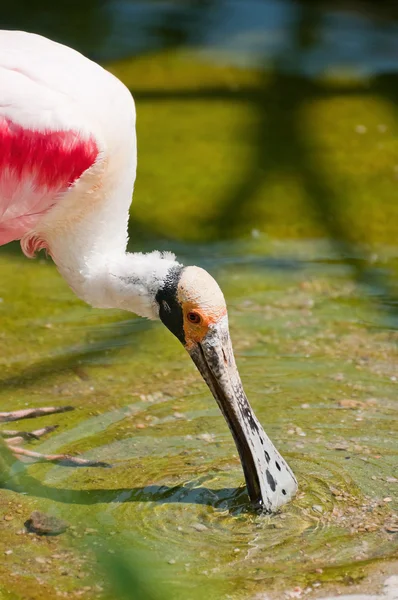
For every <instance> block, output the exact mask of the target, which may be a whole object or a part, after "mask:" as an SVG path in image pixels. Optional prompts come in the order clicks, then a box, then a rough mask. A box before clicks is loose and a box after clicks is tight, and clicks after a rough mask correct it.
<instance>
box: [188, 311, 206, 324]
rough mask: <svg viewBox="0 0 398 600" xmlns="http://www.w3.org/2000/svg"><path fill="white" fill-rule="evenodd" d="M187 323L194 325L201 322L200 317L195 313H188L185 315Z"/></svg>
mask: <svg viewBox="0 0 398 600" xmlns="http://www.w3.org/2000/svg"><path fill="white" fill-rule="evenodd" d="M187 318H188V321H190V322H191V323H195V324H196V325H197V324H198V323H200V322H201V320H202V319H201V316H200V315H199V314H198V313H197V312H193V311H192V312H189V313H188V314H187Z"/></svg>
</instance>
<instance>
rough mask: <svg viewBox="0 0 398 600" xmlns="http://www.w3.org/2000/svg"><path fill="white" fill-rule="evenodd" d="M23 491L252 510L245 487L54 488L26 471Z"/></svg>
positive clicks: (75, 500)
mask: <svg viewBox="0 0 398 600" xmlns="http://www.w3.org/2000/svg"><path fill="white" fill-rule="evenodd" d="M23 481H24V485H23V491H24V492H26V490H27V489H28V490H29V494H30V495H31V496H34V497H37V498H45V499H47V500H54V501H55V502H61V503H63V504H81V505H93V504H115V503H116V504H118V503H125V502H153V503H156V504H170V503H180V504H198V505H206V506H212V507H213V508H216V509H222V510H229V511H231V512H234V511H236V510H238V509H243V508H245V510H246V511H247V510H250V504H249V501H248V496H247V492H246V488H219V489H211V488H207V487H202V486H201V487H195V486H194V485H176V486H172V487H170V486H167V485H147V486H143V487H131V488H115V489H91V490H73V489H66V488H53V487H50V486H47V485H45V484H43V483H41V482H39V481H38V480H37V479H35V478H33V477H31V476H29V475H27V474H24V480H23ZM3 487H4V489H8V490H12V491H16V492H19V491H21V488H20V487H19V486H18V485H14V484H7V483H5V484H4V486H3Z"/></svg>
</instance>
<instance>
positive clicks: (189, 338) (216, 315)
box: [183, 302, 227, 347]
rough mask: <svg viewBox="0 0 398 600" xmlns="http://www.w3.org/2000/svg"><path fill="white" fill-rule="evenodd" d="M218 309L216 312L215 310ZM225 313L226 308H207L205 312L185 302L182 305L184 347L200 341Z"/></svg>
mask: <svg viewBox="0 0 398 600" xmlns="http://www.w3.org/2000/svg"><path fill="white" fill-rule="evenodd" d="M217 308H218V310H217ZM226 313H227V307H226V306H224V307H209V308H208V309H207V311H206V312H204V310H203V309H198V307H197V306H196V304H193V303H191V302H186V303H184V305H183V315H184V333H185V340H186V346H187V347H189V346H192V344H197V343H200V342H201V341H202V339H203V338H204V337H205V335H206V334H207V332H208V330H209V327H211V326H212V325H214V324H215V323H217V322H218V321H219V320H220V319H221V318H222V317H223V316H224V315H226Z"/></svg>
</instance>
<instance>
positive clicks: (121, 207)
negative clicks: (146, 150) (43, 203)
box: [22, 157, 178, 319]
mask: <svg viewBox="0 0 398 600" xmlns="http://www.w3.org/2000/svg"><path fill="white" fill-rule="evenodd" d="M119 159H120V160H119V162H121V161H122V159H123V157H119ZM130 162H131V161H130ZM111 166H112V165H111ZM122 166H123V164H122ZM124 166H125V167H126V168H125V169H124V171H123V170H121V171H123V173H124V176H123V177H120V172H121V171H120V170H116V171H115V172H114V170H115V169H113V170H112V168H110V166H109V161H99V162H98V164H96V165H95V166H94V167H93V168H91V169H89V170H88V171H87V172H86V173H85V174H84V175H83V176H82V177H81V179H80V180H79V182H78V183H77V184H76V185H74V186H73V187H72V188H71V189H70V191H69V192H68V194H67V196H65V198H63V200H62V202H58V203H57V204H56V205H55V206H54V207H53V208H52V210H51V211H50V212H49V213H48V214H46V215H45V216H44V218H43V219H42V220H41V221H40V224H39V226H38V228H37V230H35V231H33V232H31V233H30V234H29V236H28V238H27V240H26V241H25V242H24V240H23V241H22V246H23V247H24V246H26V245H28V246H29V243H30V240H33V246H34V245H35V244H37V243H38V242H39V243H40V241H41V240H43V241H44V244H43V246H44V247H45V248H47V250H48V252H49V254H50V255H51V257H52V259H53V260H54V262H55V264H56V265H57V268H58V270H59V272H60V273H61V275H62V276H63V277H64V279H65V280H66V281H67V283H68V284H69V286H70V287H71V288H72V289H73V291H74V292H75V293H76V295H77V296H79V298H81V299H82V300H84V301H85V302H87V303H88V304H90V305H91V306H94V307H97V308H119V309H123V310H128V311H131V312H134V313H136V314H138V315H140V316H143V317H148V318H150V319H155V318H158V316H159V307H158V305H157V302H156V294H157V292H158V291H159V289H161V287H162V286H163V283H164V281H165V280H166V277H167V273H168V272H169V271H170V269H172V268H173V267H175V266H177V265H178V263H177V262H176V261H175V258H174V255H173V254H171V253H167V252H166V253H160V252H156V251H155V252H152V253H150V254H141V253H135V254H129V253H127V252H126V246H127V239H128V235H127V225H128V215H129V212H128V211H129V206H130V203H131V196H132V192H133V183H134V173H135V163H134V161H133V162H131V164H130V163H128V164H127V165H124ZM39 247H40V246H39ZM25 251H26V250H25ZM26 253H28V252H26Z"/></svg>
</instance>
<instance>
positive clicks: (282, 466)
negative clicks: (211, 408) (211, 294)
mask: <svg viewBox="0 0 398 600" xmlns="http://www.w3.org/2000/svg"><path fill="white" fill-rule="evenodd" d="M188 352H189V354H190V356H191V358H192V360H193V361H194V363H195V365H196V366H197V368H198V370H199V372H200V373H201V375H202V377H203V378H204V380H205V381H206V383H207V385H208V386H209V388H210V390H211V392H212V394H213V396H214V398H215V399H216V401H217V403H218V405H219V407H220V409H221V412H222V413H223V415H224V417H225V419H226V421H227V423H228V426H229V428H230V430H231V432H232V435H233V437H234V440H235V444H236V447H237V449H238V452H239V456H240V459H241V463H242V467H243V472H244V475H245V479H246V485H247V490H248V493H249V497H250V500H251V502H252V503H253V505H254V506H255V507H256V508H260V509H262V510H264V511H266V512H274V511H276V510H277V509H278V508H279V507H280V506H282V505H283V504H285V503H286V502H288V500H290V499H291V498H292V496H294V494H295V493H296V491H297V481H296V479H295V477H294V475H293V473H292V471H291V470H290V468H289V466H288V465H287V464H286V462H285V461H284V459H283V458H282V457H281V455H280V454H279V452H278V451H277V450H276V448H275V446H274V445H273V444H272V442H271V440H270V439H269V438H268V436H267V435H266V433H265V432H264V430H263V428H262V427H261V425H260V423H259V422H258V420H257V418H256V416H255V414H254V412H253V410H252V408H251V406H250V404H249V402H248V400H247V397H246V395H245V392H244V390H243V386H242V383H241V380H240V377H239V373H238V370H237V367H236V364H235V358H234V353H233V350H232V344H231V339H230V336H229V330H228V319H227V317H226V316H225V317H223V318H222V319H221V320H220V321H218V323H216V324H215V325H213V326H212V327H211V328H210V330H209V332H208V333H207V334H206V336H205V337H204V338H203V339H202V340H201V342H200V343H195V344H194V345H192V346H191V347H190V348H189V349H188Z"/></svg>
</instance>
